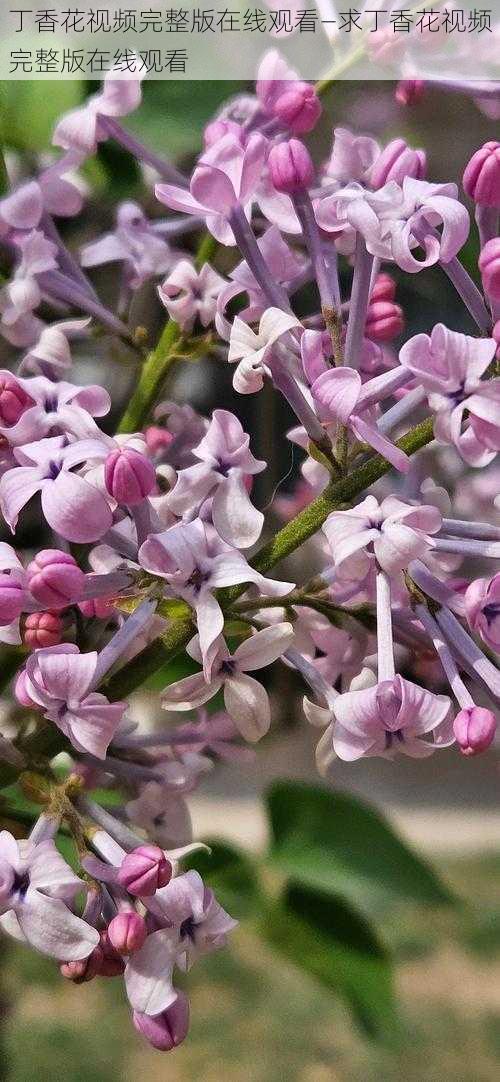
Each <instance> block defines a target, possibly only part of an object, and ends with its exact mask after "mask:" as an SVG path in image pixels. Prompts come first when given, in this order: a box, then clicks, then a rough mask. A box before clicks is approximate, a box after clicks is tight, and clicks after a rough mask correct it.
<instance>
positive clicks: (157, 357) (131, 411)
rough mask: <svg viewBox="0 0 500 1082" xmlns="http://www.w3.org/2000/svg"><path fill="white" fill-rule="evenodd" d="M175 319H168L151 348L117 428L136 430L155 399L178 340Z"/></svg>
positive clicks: (174, 357) (122, 430) (172, 360)
mask: <svg viewBox="0 0 500 1082" xmlns="http://www.w3.org/2000/svg"><path fill="white" fill-rule="evenodd" d="M181 337H182V335H181V331H180V328H179V327H178V325H177V323H175V322H174V320H173V319H170V320H169V321H168V323H167V324H166V326H165V328H164V331H163V334H162V335H161V338H160V340H159V342H158V345H157V346H156V347H155V349H153V350H152V351H151V353H150V354H149V356H148V357H147V359H146V361H145V362H144V367H143V369H142V372H141V374H140V376H139V382H138V384H137V387H136V389H135V391H134V393H133V395H132V398H131V399H130V402H129V404H128V406H127V408H126V410H125V413H124V414H123V417H122V419H121V421H120V424H119V425H118V432H138V431H139V430H140V429H141V428H142V427H143V425H144V423H145V421H146V420H147V418H148V416H149V413H150V412H151V410H152V408H153V406H154V405H155V403H156V400H157V397H158V393H159V390H160V387H161V385H162V383H163V381H164V379H165V377H166V375H167V372H168V370H169V368H170V367H171V365H172V364H173V363H174V361H175V360H176V356H177V349H176V347H177V348H178V346H179V342H180V341H181Z"/></svg>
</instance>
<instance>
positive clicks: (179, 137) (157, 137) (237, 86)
mask: <svg viewBox="0 0 500 1082" xmlns="http://www.w3.org/2000/svg"><path fill="white" fill-rule="evenodd" d="M242 87H243V84H242V83H237V82H218V81H215V80H214V81H212V82H203V83H197V82H181V81H176V80H165V81H162V80H159V79H151V80H150V81H149V82H147V83H145V84H144V87H143V90H144V100H143V103H142V106H141V108H140V110H139V111H138V112H137V113H136V114H135V115H134V116H132V117H130V119H129V120H127V127H129V128H130V130H131V131H133V132H134V135H136V136H137V137H138V138H139V139H141V140H142V142H144V143H147V144H148V146H150V147H152V148H153V149H154V150H155V152H156V153H157V154H162V155H164V156H165V157H167V158H169V159H170V161H175V159H176V158H177V157H178V156H179V155H182V154H195V153H196V154H197V153H199V152H200V150H201V132H202V129H203V127H204V125H205V124H206V123H207V121H208V120H210V119H211V118H212V117H213V115H214V113H215V112H216V111H217V109H218V107H219V106H220V105H221V104H222V102H225V101H226V100H227V98H228V97H230V96H231V95H233V94H235V93H237V92H238V91H241V89H242Z"/></svg>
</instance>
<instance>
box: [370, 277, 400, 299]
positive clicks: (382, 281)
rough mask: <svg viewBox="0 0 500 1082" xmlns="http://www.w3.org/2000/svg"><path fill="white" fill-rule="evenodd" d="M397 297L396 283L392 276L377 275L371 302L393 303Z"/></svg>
mask: <svg viewBox="0 0 500 1082" xmlns="http://www.w3.org/2000/svg"><path fill="white" fill-rule="evenodd" d="M395 297H396V283H395V281H394V278H391V276H390V274H385V272H382V274H377V277H376V279H375V283H374V286H373V289H372V291H371V293H370V301H393V300H394V299H395Z"/></svg>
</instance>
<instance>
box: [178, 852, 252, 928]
mask: <svg viewBox="0 0 500 1082" xmlns="http://www.w3.org/2000/svg"><path fill="white" fill-rule="evenodd" d="M203 840H204V842H205V844H206V845H208V847H209V849H210V850H211V852H210V853H206V852H203V851H200V852H199V853H191V854H190V856H189V860H188V862H187V863H189V867H190V868H194V869H195V870H196V871H197V872H199V873H200V875H201V876H202V877H203V880H204V881H205V883H207V884H208V886H210V887H211V888H212V890H213V891H214V893H215V895H216V897H217V901H218V902H220V904H221V905H222V906H223V907H224V909H227V911H228V913H230V915H231V916H232V917H235V918H236V919H237V920H240V919H242V918H244V917H248V916H250V915H252V914H253V913H254V912H255V911H256V910H258V909H259V908H260V905H261V902H262V897H261V892H260V886H259V881H258V876H257V869H256V866H255V864H254V862H253V861H252V859H251V857H249V856H248V855H247V854H246V853H243V852H242V850H241V849H237V848H236V847H235V846H233V845H229V844H228V843H227V842H221V841H217V840H213V839H211V838H204V839H203Z"/></svg>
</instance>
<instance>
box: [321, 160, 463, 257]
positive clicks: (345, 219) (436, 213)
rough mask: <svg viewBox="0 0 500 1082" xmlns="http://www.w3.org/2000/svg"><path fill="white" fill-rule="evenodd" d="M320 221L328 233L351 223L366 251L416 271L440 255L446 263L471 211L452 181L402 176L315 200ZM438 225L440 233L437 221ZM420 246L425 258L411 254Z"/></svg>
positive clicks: (458, 244)
mask: <svg viewBox="0 0 500 1082" xmlns="http://www.w3.org/2000/svg"><path fill="white" fill-rule="evenodd" d="M316 219H317V222H318V225H319V226H321V228H322V229H325V230H326V231H327V232H335V231H336V230H339V229H342V227H345V226H349V227H351V228H353V229H356V230H358V231H359V232H360V233H361V235H362V236H363V237H364V239H365V242H366V247H367V249H368V251H369V252H370V253H371V254H372V255H375V256H378V257H379V258H380V259H387V260H391V261H393V262H394V263H397V265H398V266H399V267H401V269H402V270H405V271H407V272H408V273H409V274H415V273H416V272H417V271H420V270H423V268H424V267H431V266H432V265H433V264H434V263H437V262H438V260H440V261H441V262H442V263H448V262H449V261H450V260H451V259H452V258H453V257H454V256H456V254H457V252H458V251H459V250H460V248H461V247H462V245H463V244H464V243H465V241H466V240H467V235H468V232H469V215H468V213H467V211H466V209H465V207H464V206H462V204H461V203H459V202H458V199H457V187H456V185H455V184H429V183H427V181H424V180H414V179H413V178H410V177H406V178H405V179H404V180H403V184H402V186H401V187H400V186H399V184H397V183H396V181H394V180H391V181H389V182H388V183H387V184H385V185H384V187H383V188H379V189H378V191H375V192H370V191H366V190H365V189H363V188H362V187H361V186H360V185H356V184H351V185H350V186H349V187H347V188H341V189H340V190H339V191H336V192H334V193H333V195H327V196H326V197H324V198H321V199H320V200H319V202H318V203H317V205H316ZM438 224H442V226H443V231H442V234H441V236H438V235H436V233H435V228H434V227H435V226H436V225H438ZM418 247H422V248H423V249H424V257H423V258H422V259H418V258H416V257H415V256H414V255H413V251H414V249H416V248H418Z"/></svg>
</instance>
